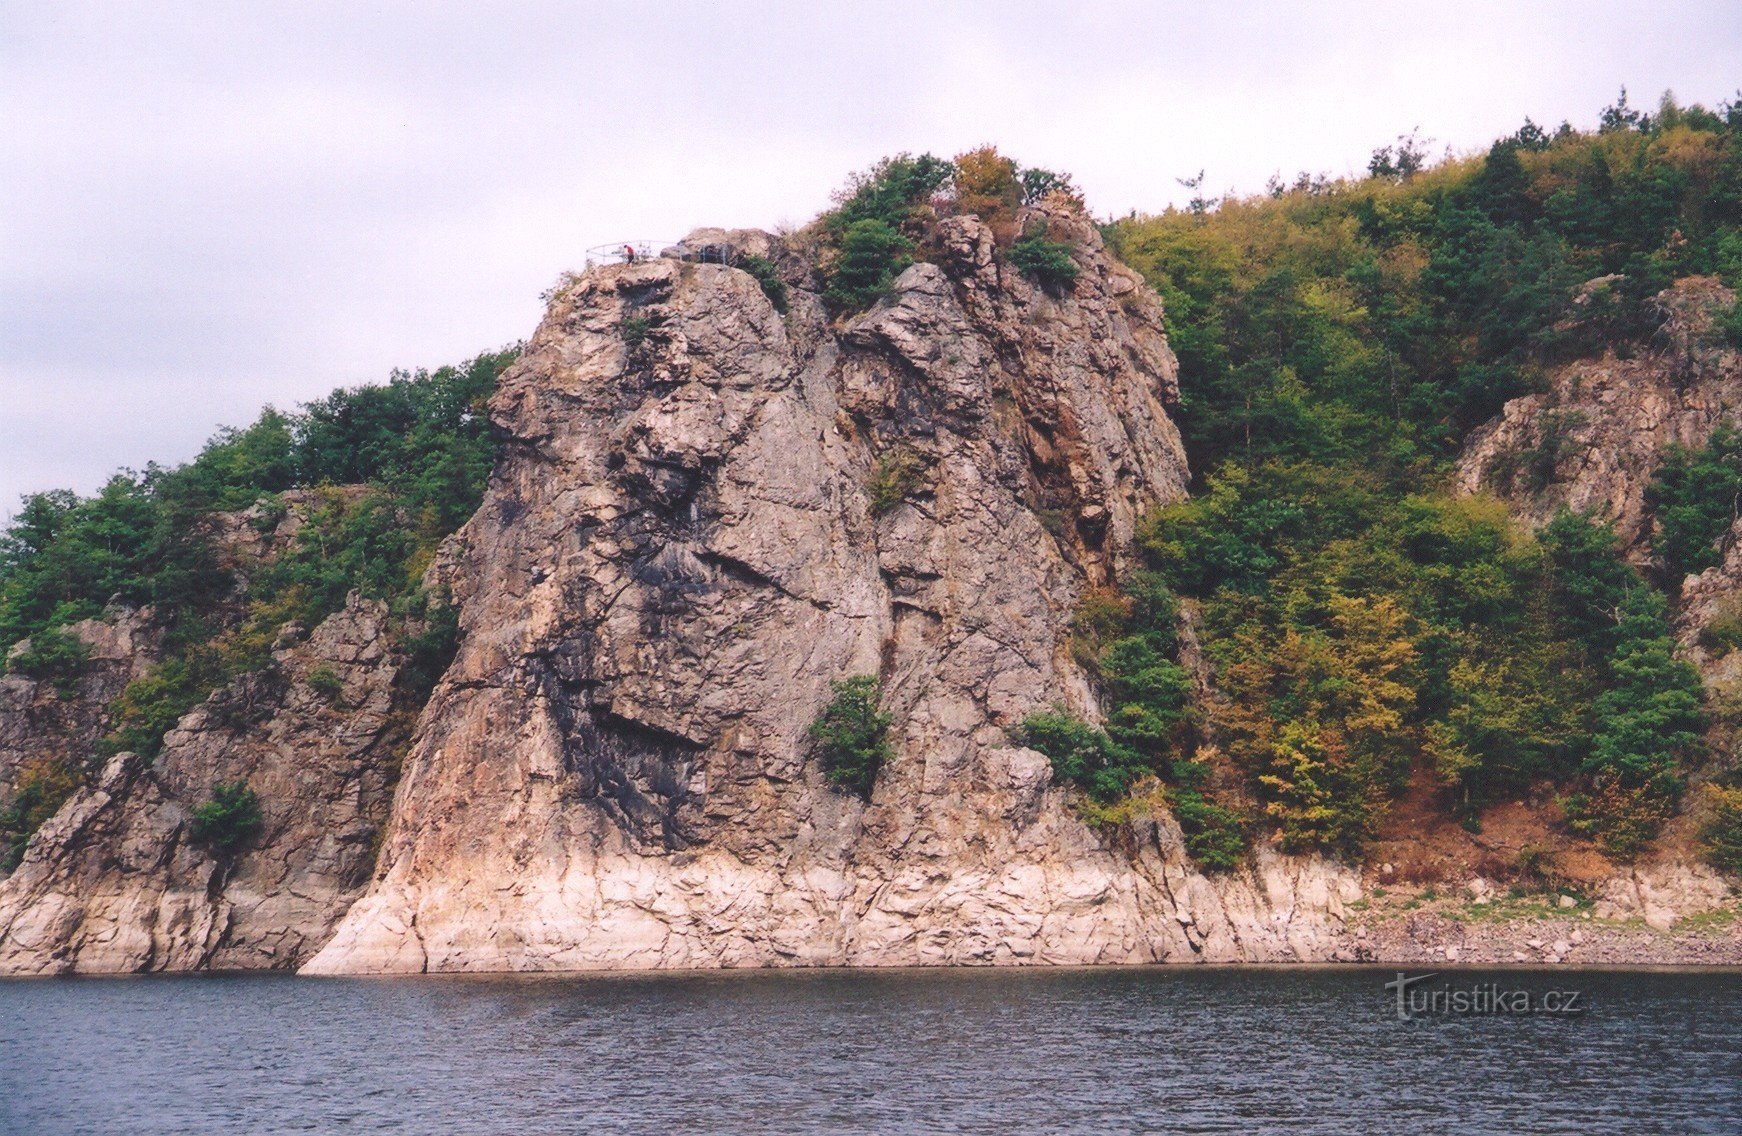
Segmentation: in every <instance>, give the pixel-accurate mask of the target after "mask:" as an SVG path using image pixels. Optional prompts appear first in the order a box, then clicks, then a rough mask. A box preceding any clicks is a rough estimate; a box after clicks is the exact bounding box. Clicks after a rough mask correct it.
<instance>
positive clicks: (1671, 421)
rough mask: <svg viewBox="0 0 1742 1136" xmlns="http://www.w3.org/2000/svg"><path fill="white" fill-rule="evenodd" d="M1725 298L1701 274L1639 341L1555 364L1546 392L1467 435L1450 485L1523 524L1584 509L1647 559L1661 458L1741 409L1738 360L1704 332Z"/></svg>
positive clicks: (1728, 298) (1668, 298)
mask: <svg viewBox="0 0 1742 1136" xmlns="http://www.w3.org/2000/svg"><path fill="white" fill-rule="evenodd" d="M1735 300H1736V297H1735V294H1734V293H1733V292H1731V291H1730V290H1729V289H1728V288H1725V287H1724V286H1723V285H1722V284H1720V283H1719V282H1718V281H1717V280H1716V279H1714V278H1711V277H1689V278H1687V279H1684V280H1681V281H1678V282H1677V283H1676V284H1675V286H1674V287H1671V288H1668V289H1666V290H1665V291H1663V292H1662V293H1660V294H1659V295H1658V297H1657V299H1656V306H1657V310H1658V313H1659V316H1660V325H1659V329H1658V332H1657V334H1656V335H1655V336H1654V337H1653V339H1652V340H1651V341H1650V342H1649V343H1647V344H1645V345H1643V346H1642V347H1639V348H1638V349H1636V350H1634V351H1632V352H1631V353H1630V354H1628V355H1627V356H1626V357H1625V358H1623V357H1621V356H1618V355H1617V354H1615V353H1614V352H1610V353H1607V354H1605V355H1604V356H1602V357H1601V358H1597V359H1587V360H1580V361H1578V362H1575V363H1569V364H1565V365H1562V366H1560V367H1558V368H1556V369H1555V370H1554V371H1553V372H1551V374H1550V375H1549V381H1548V389H1547V390H1545V391H1543V392H1541V393H1538V394H1532V395H1526V396H1525V397H1523V398H1516V399H1513V400H1512V401H1511V402H1509V403H1507V404H1506V408H1505V411H1504V412H1503V413H1502V414H1501V415H1500V417H1498V418H1496V419H1495V420H1494V421H1492V422H1490V423H1488V424H1487V425H1485V426H1482V427H1480V428H1479V429H1477V430H1475V431H1474V432H1472V433H1471V435H1470V437H1469V440H1468V441H1467V442H1466V444H1465V447H1464V453H1463V456H1462V458H1461V459H1460V460H1459V462H1458V470H1457V485H1458V488H1459V489H1460V490H1462V491H1463V492H1466V493H1473V492H1476V491H1478V490H1490V491H1493V492H1496V493H1499V494H1500V495H1501V496H1503V497H1504V498H1506V500H1507V503H1508V505H1509V506H1510V507H1511V509H1512V511H1513V512H1514V513H1515V514H1516V515H1517V516H1519V517H1520V518H1521V519H1523V520H1525V521H1526V522H1528V523H1530V524H1531V525H1533V526H1539V525H1542V524H1546V523H1547V522H1548V521H1549V520H1550V519H1551V518H1553V516H1554V515H1555V513H1556V511H1558V510H1559V509H1561V508H1562V507H1568V508H1571V509H1573V510H1575V511H1580V512H1584V511H1589V512H1593V513H1595V514H1596V515H1597V516H1598V517H1600V518H1601V519H1603V520H1608V521H1611V522H1613V523H1614V525H1615V531H1616V533H1617V534H1618V535H1619V536H1620V537H1621V539H1622V541H1623V542H1624V543H1625V544H1626V546H1627V547H1628V548H1629V549H1630V550H1631V552H1632V553H1633V556H1634V559H1635V560H1637V561H1640V562H1643V561H1645V560H1646V559H1648V558H1649V553H1650V548H1649V544H1650V540H1651V536H1652V518H1651V512H1650V509H1649V508H1648V506H1647V502H1646V490H1647V488H1649V487H1650V485H1651V479H1652V474H1653V473H1654V472H1656V470H1657V468H1658V467H1659V466H1660V465H1662V463H1663V454H1664V451H1665V450H1666V449H1667V448H1668V447H1669V446H1670V445H1672V444H1674V445H1681V446H1688V447H1697V446H1702V445H1704V444H1705V443H1706V440H1707V439H1708V438H1709V437H1710V436H1711V433H1712V431H1713V430H1714V429H1715V428H1716V427H1717V426H1718V425H1720V424H1721V423H1724V422H1734V421H1735V420H1736V417H1737V411H1738V409H1739V408H1742V355H1738V353H1737V352H1736V351H1735V350H1734V349H1733V348H1731V347H1730V346H1728V345H1727V344H1726V343H1725V341H1724V338H1723V336H1722V334H1721V333H1720V332H1719V331H1718V330H1717V328H1716V326H1715V317H1716V316H1717V315H1718V313H1720V312H1721V311H1723V310H1725V309H1727V308H1728V307H1729V306H1730V305H1732V304H1734V303H1735Z"/></svg>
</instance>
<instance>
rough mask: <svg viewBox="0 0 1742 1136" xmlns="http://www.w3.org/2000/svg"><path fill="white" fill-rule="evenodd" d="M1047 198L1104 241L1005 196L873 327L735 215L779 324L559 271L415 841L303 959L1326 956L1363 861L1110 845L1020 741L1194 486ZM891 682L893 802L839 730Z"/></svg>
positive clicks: (1137, 305)
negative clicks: (777, 283)
mask: <svg viewBox="0 0 1742 1136" xmlns="http://www.w3.org/2000/svg"><path fill="white" fill-rule="evenodd" d="M1053 224H1054V226H1055V231H1060V230H1062V231H1065V232H1067V233H1068V235H1069V236H1070V238H1071V239H1072V241H1073V243H1074V244H1075V245H1076V247H1077V253H1076V256H1077V260H1078V264H1079V267H1080V268H1081V269H1082V274H1081V277H1080V279H1079V280H1078V282H1077V283H1076V285H1075V287H1074V289H1072V290H1071V292H1070V293H1069V294H1067V295H1064V296H1062V297H1057V298H1055V297H1052V296H1049V295H1047V294H1046V293H1044V292H1042V291H1039V290H1037V289H1036V288H1034V287H1032V286H1031V285H1030V284H1029V283H1028V282H1027V281H1026V280H1024V279H1022V278H1021V277H1019V276H1017V275H1016V274H1015V273H1014V271H1013V270H1011V269H1010V268H1008V267H1007V266H1005V265H1003V264H1002V262H1001V261H1000V260H998V259H997V258H996V257H995V256H994V243H993V238H992V235H991V233H990V232H989V231H988V230H987V229H986V228H985V227H984V226H983V225H981V224H980V223H979V222H978V221H976V220H974V219H972V218H958V219H953V220H950V221H947V222H945V223H944V225H943V230H942V243H943V246H944V255H943V256H942V257H941V258H940V259H941V261H942V263H940V264H937V265H932V264H918V265H915V266H913V267H911V268H909V269H908V270H907V271H906V272H905V273H904V274H903V275H902V276H901V277H900V279H899V280H898V281H897V282H896V285H895V289H894V295H893V297H892V298H891V299H890V300H889V301H888V302H887V303H885V304H881V305H879V306H877V307H876V308H874V309H873V310H871V311H870V312H867V313H865V314H864V315H861V316H858V317H856V318H854V319H852V320H850V321H848V322H847V323H846V324H845V325H844V326H840V327H831V325H830V324H829V323H828V321H827V320H826V318H825V316H824V313H823V312H822V310H821V307H820V305H819V304H818V302H817V300H816V298H815V296H814V295H813V294H812V293H811V292H810V291H807V290H805V288H804V287H803V285H805V284H806V283H807V282H808V279H807V277H806V275H805V269H804V267H803V265H802V263H801V262H800V261H799V260H797V259H796V258H793V257H791V256H789V255H786V254H785V253H784V251H783V250H780V249H778V248H774V247H773V246H774V242H772V241H771V239H770V238H769V237H767V236H766V235H765V234H749V233H738V234H718V233H715V234H712V240H713V242H714V243H717V242H718V241H719V240H720V239H721V238H724V239H725V240H727V241H729V242H732V243H735V244H736V245H737V246H739V247H748V248H751V249H752V250H755V251H758V252H759V253H760V252H761V251H762V250H770V251H774V252H775V253H776V254H777V256H778V257H779V259H780V261H781V263H783V264H785V265H786V266H787V270H788V275H789V283H790V284H792V285H793V287H792V288H791V290H790V296H791V310H790V312H789V313H788V314H787V315H786V316H785V317H782V316H781V315H780V314H779V313H777V312H776V311H775V309H774V307H773V306H772V305H771V303H770V301H769V299H768V298H767V297H766V296H765V295H764V294H763V292H762V290H761V289H760V288H759V286H758V284H757V282H756V281H755V280H754V279H752V278H751V277H750V276H749V275H747V274H746V273H744V272H740V271H738V270H736V269H733V268H728V267H724V266H721V265H714V264H688V263H680V262H678V261H675V260H656V261H653V262H648V263H642V264H636V265H628V266H614V267H605V268H600V269H595V270H593V271H591V272H589V273H588V274H587V275H585V276H584V277H582V278H580V279H579V280H578V281H577V282H576V283H575V284H574V285H573V286H572V287H571V288H570V289H569V290H568V291H567V292H566V293H564V294H562V295H560V296H558V297H557V298H556V300H555V301H554V302H553V303H552V305H551V307H550V310H549V312H548V314H547V315H546V317H545V320H544V322H543V324H542V325H541V326H540V328H539V329H538V332H537V334H536V335H535V336H534V337H533V340H532V342H531V344H530V345H529V347H528V348H527V350H526V352H525V354H524V355H523V356H522V359H521V361H520V362H519V363H518V364H517V365H516V366H515V368H514V369H513V370H512V371H511V372H509V373H508V374H506V375H505V376H504V378H503V381H502V383H501V386H500V389H499V392H498V394H497V395H496V397H495V400H494V402H493V404H492V413H493V415H494V417H495V420H496V422H497V424H498V426H499V427H500V428H501V430H502V431H503V433H504V434H505V435H506V437H507V442H506V446H505V449H504V451H503V454H502V457H501V459H500V460H499V462H498V466H497V470H496V473H495V475H494V477H493V479H492V482H491V485H490V489H489V492H488V494H487V496H486V499H485V501H484V504H483V506H482V507H481V508H480V509H479V511H478V513H477V514H476V515H475V516H474V518H473V519H472V521H471V522H470V523H469V524H468V525H467V526H466V527H465V529H463V530H462V532H461V534H460V539H459V540H458V541H457V542H456V545H455V547H454V548H453V549H452V556H451V558H450V559H449V560H448V561H447V562H446V563H444V564H442V565H439V566H438V570H439V571H441V572H442V573H443V574H444V576H445V578H446V580H447V582H448V584H449V586H450V588H451V589H452V591H453V594H454V595H455V597H456V598H457V600H458V601H459V603H460V604H461V611H462V620H461V626H462V631H463V646H462V648H461V651H460V654H459V656H458V658H457V659H456V661H455V663H454V665H453V666H452V668H451V669H450V670H449V672H448V674H447V676H446V678H445V679H444V680H443V682H442V683H441V685H440V686H439V687H438V688H437V690H436V692H435V694H434V696H433V698H432V700H431V702H430V704H429V706H428V708H427V709H426V711H425V713H424V715H423V717H422V719H421V722H420V724H419V727H418V731H417V736H416V739H415V742H414V745H413V748H412V753H411V756H410V758H409V759H408V761H407V765H406V770H405V777H404V780H403V781H402V783H401V786H400V789H399V792H398V796H397V800H396V804H395V809H394V817H393V821H392V827H391V830H390V832H389V834H388V837H387V841H386V843H385V845H384V847H383V849H382V861H381V869H380V871H379V873H378V875H377V877H376V879H375V881H374V883H373V885H372V887H371V889H370V891H369V894H368V895H367V896H366V897H365V898H364V899H362V900H361V901H360V902H359V903H358V904H357V905H356V906H355V907H353V908H352V909H351V911H350V913H349V914H348V915H347V916H346V918H345V920H344V922H343V923H342V924H341V925H340V927H339V929H338V932H337V933H336V935H335V936H334V938H333V939H332V941H331V942H330V943H329V944H328V945H327V946H326V948H325V949H324V950H323V951H322V952H321V953H320V954H319V955H318V956H317V957H316V958H315V959H314V961H313V962H312V963H311V964H310V965H309V966H308V967H307V968H306V969H307V970H308V971H312V972H316V973H335V972H368V971H462V970H496V969H557V968H585V967H656V966H664V967H690V966H732V965H769V964H782V963H792V964H864V965H896V964H925V963H960V962H1021V961H1035V962H1054V963H1063V962H1082V963H1089V962H1133V961H1148V960H1154V959H1161V958H1170V957H1175V958H1177V957H1188V958H1189V957H1199V956H1200V955H1205V956H1210V957H1221V958H1238V957H1245V958H1265V957H1285V958H1292V957H1310V956H1313V955H1314V954H1315V953H1316V954H1319V955H1323V954H1325V953H1328V946H1327V945H1326V921H1327V913H1328V912H1332V911H1335V910H1336V909H1337V907H1338V904H1339V902H1340V897H1347V898H1353V895H1354V890H1353V889H1354V883H1353V880H1352V878H1351V877H1349V876H1348V875H1346V874H1344V873H1341V872H1339V871H1338V870H1336V869H1333V868H1330V867H1327V866H1325V865H1322V864H1319V863H1316V862H1314V863H1308V864H1294V863H1286V862H1282V861H1278V860H1275V859H1266V860H1265V861H1264V865H1265V870H1264V871H1263V872H1261V873H1244V874H1241V875H1237V876H1235V877H1231V878H1227V879H1223V880H1220V881H1217V882H1214V883H1212V882H1211V881H1209V880H1207V879H1205V878H1204V877H1202V876H1200V875H1198V874H1196V873H1195V872H1193V871H1191V870H1190V869H1189V868H1188V867H1187V866H1186V864H1185V861H1184V858H1183V856H1182V854H1181V851H1180V848H1179V842H1178V833H1177V830H1176V829H1175V828H1174V827H1173V826H1172V824H1171V822H1168V821H1166V820H1165V819H1163V820H1162V821H1161V822H1159V823H1148V824H1141V825H1138V826H1137V827H1136V829H1135V833H1134V835H1132V836H1130V837H1129V838H1126V839H1124V840H1122V841H1121V842H1120V844H1119V846H1117V847H1115V846H1114V845H1113V844H1112V843H1110V841H1109V840H1108V839H1104V838H1103V837H1101V836H1099V835H1097V833H1096V832H1094V831H1092V830H1090V829H1089V828H1087V827H1085V826H1084V825H1083V824H1082V823H1080V822H1079V821H1078V820H1077V819H1076V818H1075V815H1074V814H1073V812H1072V810H1071V807H1070V804H1069V801H1068V798H1067V795H1066V793H1065V792H1064V791H1062V790H1060V789H1058V788H1055V787H1053V786H1052V785H1051V783H1050V782H1051V774H1050V769H1049V767H1048V763H1047V761H1046V759H1045V758H1044V757H1042V756H1041V755H1040V754H1038V753H1035V752H1033V751H1032V750H1028V749H1025V748H1022V747H1020V746H1017V745H1015V744H1013V743H1012V742H1011V741H1010V740H1009V738H1008V734H1007V730H1008V729H1009V728H1010V727H1013V726H1014V725H1016V724H1017V723H1018V722H1019V721H1020V720H1021V719H1022V718H1023V717H1024V716H1025V715H1027V714H1029V713H1031V712H1033V711H1035V710H1037V709H1043V708H1045V707H1046V706H1048V705H1049V704H1050V703H1053V702H1064V703H1067V704H1070V705H1072V706H1074V707H1076V708H1078V709H1080V710H1092V705H1091V694H1090V692H1089V689H1088V686H1087V683H1086V682H1085V680H1084V677H1083V676H1082V675H1081V674H1080V673H1079V672H1078V671H1077V669H1076V668H1075V666H1074V665H1073V663H1072V662H1071V660H1070V657H1069V652H1068V649H1067V642H1066V641H1067V637H1068V624H1069V620H1070V618H1071V614H1072V611H1073V609H1074V607H1075V604H1076V601H1077V598H1078V596H1079V594H1080V592H1081V589H1082V588H1083V587H1084V586H1085V584H1088V583H1093V582H1099V581H1102V580H1104V579H1106V578H1107V576H1108V573H1109V571H1110V570H1111V569H1112V568H1113V566H1115V565H1117V564H1118V563H1119V562H1120V561H1121V559H1122V558H1123V557H1124V556H1125V554H1126V550H1127V548H1128V545H1129V541H1130V539H1131V535H1132V531H1133V527H1134V524H1135V521H1136V519H1137V516H1138V514H1139V513H1140V511H1141V510H1143V509H1144V508H1145V507H1147V506H1149V505H1151V504H1154V503H1156V502H1161V501H1168V500H1173V499H1176V498H1178V497H1180V496H1181V495H1182V494H1183V492H1184V486H1185V483H1186V476H1187V475H1186V468H1185V460H1184V454H1183V451H1182V448H1181V445H1180V440H1179V436H1178V433H1177V431H1176V430H1175V428H1174V426H1173V424H1172V422H1171V421H1170V420H1169V418H1168V415H1167V411H1166V404H1167V402H1168V401H1169V400H1171V398H1172V397H1173V396H1174V392H1175V378H1174V361H1173V358H1172V355H1171V353H1170V352H1169V350H1168V348H1167V345H1166V342H1165V339H1164V337H1163V335H1162V330H1161V320H1160V311H1159V307H1158V304H1157V302H1156V300H1155V299H1154V297H1153V295H1152V294H1151V293H1150V292H1148V290H1147V289H1146V288H1145V287H1144V286H1143V285H1142V283H1141V281H1140V280H1139V278H1138V277H1137V276H1136V275H1135V274H1134V273H1132V272H1130V271H1129V270H1127V269H1125V268H1123V267H1121V266H1118V265H1116V264H1114V263H1113V262H1111V261H1110V260H1109V259H1108V258H1107V257H1106V256H1105V255H1104V254H1103V253H1102V252H1101V250H1100V244H1099V239H1098V236H1097V235H1096V234H1095V233H1094V231H1093V229H1092V228H1091V227H1090V226H1088V225H1087V224H1085V223H1083V222H1082V221H1080V220H1077V219H1075V218H1074V217H1070V216H1068V215H1062V214H1061V215H1060V216H1058V217H1055V218H1054V219H1053ZM626 327H630V328H636V329H643V328H644V329H645V338H644V339H642V340H641V341H640V342H639V343H626V341H625V340H626V336H625V328H626ZM627 338H629V339H631V340H633V339H634V338H635V336H633V335H632V336H629V337H627ZM857 674H876V675H878V676H879V677H880V678H881V680H882V683H883V690H884V709H885V710H887V711H888V712H889V713H891V714H892V715H893V717H894V719H895V726H894V728H893V739H892V740H893V742H894V756H893V758H892V759H891V760H890V761H889V762H888V763H887V764H886V765H885V767H884V768H883V770H882V772H881V773H880V775H879V776H878V778H877V781H876V784H875V786H874V788H873V790H872V791H871V793H870V794H869V799H868V800H861V799H859V798H857V797H855V796H852V795H848V794H844V793H842V792H841V791H839V790H837V789H833V788H831V787H829V786H828V785H827V784H826V783H825V781H824V778H823V776H822V775H821V772H820V770H819V769H818V768H817V763H816V760H815V758H814V757H813V756H812V752H811V749H812V747H811V745H810V743H809V740H808V738H807V729H808V727H809V726H810V724H811V723H812V722H813V721H814V720H815V718H816V717H817V714H818V712H819V710H820V709H821V708H822V707H823V705H824V704H825V702H826V701H827V700H828V698H829V696H830V690H829V683H830V681H831V680H834V679H840V678H844V677H847V676H850V675H857Z"/></svg>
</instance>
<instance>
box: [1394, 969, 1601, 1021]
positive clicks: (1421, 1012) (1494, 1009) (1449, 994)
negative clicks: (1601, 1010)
mask: <svg viewBox="0 0 1742 1136" xmlns="http://www.w3.org/2000/svg"><path fill="white" fill-rule="evenodd" d="M1438 977H1439V975H1438V973H1437V972H1436V973H1434V974H1405V973H1403V972H1402V971H1398V972H1397V978H1396V979H1395V980H1393V981H1391V982H1387V983H1386V984H1385V989H1386V992H1387V993H1389V994H1391V995H1393V997H1394V1003H1395V1006H1396V1008H1397V1020H1398V1021H1401V1022H1411V1021H1415V1020H1416V1019H1418V1018H1438V1017H1528V1016H1532V1015H1537V1014H1546V1015H1552V1016H1559V1017H1576V1016H1578V1015H1579V1014H1582V1013H1584V1012H1585V995H1584V991H1582V990H1543V991H1533V990H1520V989H1503V988H1502V987H1501V986H1500V984H1499V983H1498V982H1476V983H1472V984H1471V985H1469V986H1443V987H1437V988H1433V989H1429V988H1427V987H1424V986H1422V985H1421V984H1422V983H1424V982H1426V981H1427V980H1428V979H1430V978H1438Z"/></svg>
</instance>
